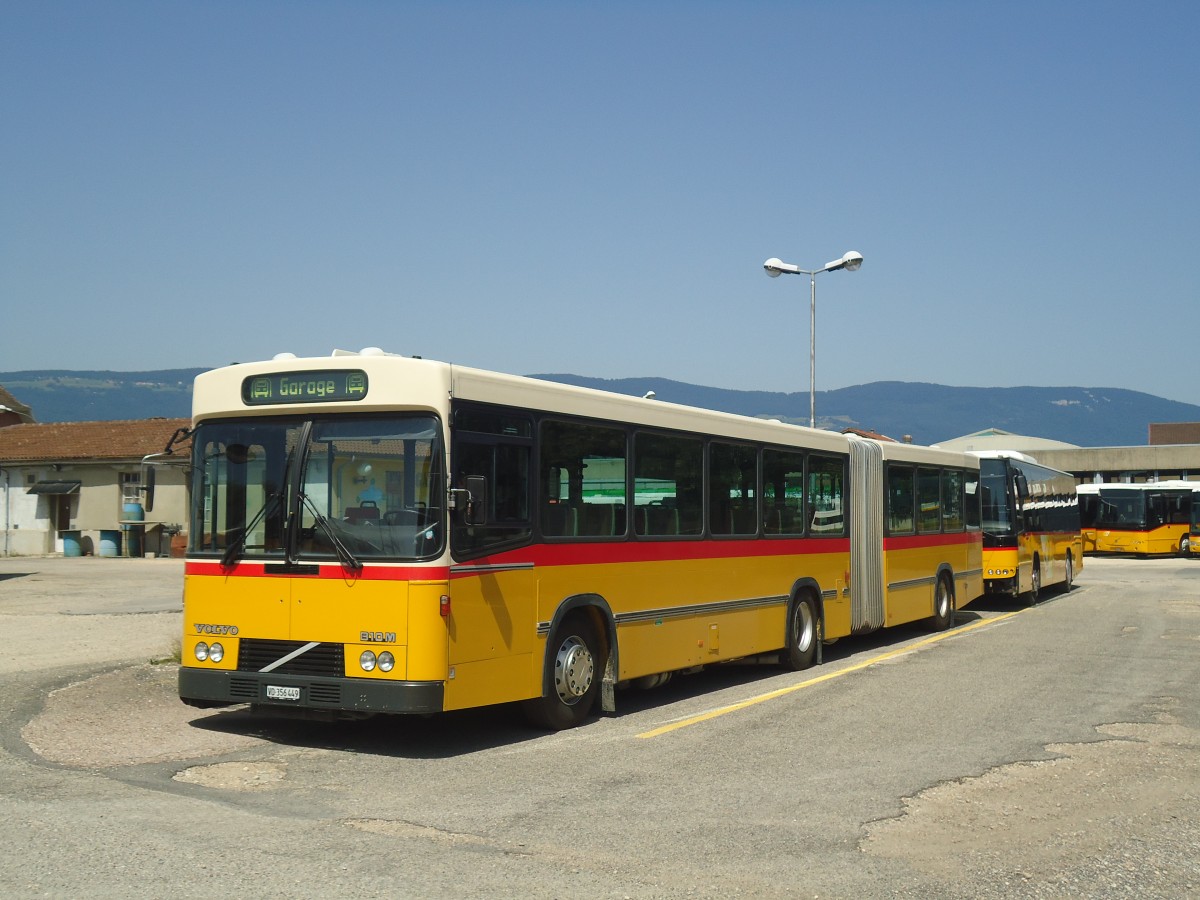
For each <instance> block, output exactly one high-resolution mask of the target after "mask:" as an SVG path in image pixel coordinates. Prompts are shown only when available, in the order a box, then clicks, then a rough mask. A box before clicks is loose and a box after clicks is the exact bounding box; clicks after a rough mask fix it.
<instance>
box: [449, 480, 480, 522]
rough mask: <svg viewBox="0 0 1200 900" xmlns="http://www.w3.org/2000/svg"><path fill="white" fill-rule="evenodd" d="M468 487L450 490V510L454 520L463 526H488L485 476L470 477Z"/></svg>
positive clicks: (466, 481) (467, 482)
mask: <svg viewBox="0 0 1200 900" xmlns="http://www.w3.org/2000/svg"><path fill="white" fill-rule="evenodd" d="M465 483H466V487H461V488H451V489H450V504H449V505H450V509H452V510H454V518H456V519H457V520H458V521H459V522H461V523H462V524H463V525H486V524H487V507H488V500H487V490H488V488H487V478H486V477H485V476H483V475H468V476H466V478H465Z"/></svg>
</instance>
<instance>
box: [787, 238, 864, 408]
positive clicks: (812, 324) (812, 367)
mask: <svg viewBox="0 0 1200 900" xmlns="http://www.w3.org/2000/svg"><path fill="white" fill-rule="evenodd" d="M862 261H863V258H862V254H861V253H859V252H858V251H857V250H851V251H849V252H847V253H845V254H843V256H842V258H841V259H835V260H834V261H833V262H828V263H825V265H824V266H823V267H822V268H820V269H801V268H800V267H799V266H793V265H792V264H791V263H785V262H784V261H783V260H781V259H778V258H776V257H774V256H772V257H771V258H770V259H768V260H767V261H766V262H765V263H763V268H764V269H766V271H767V274H768V275H770V276H771V277H772V278H778V277H779V276H780V275H807V276H808V278H809V285H810V299H809V311H808V427H809V428H816V427H817V276H818V275H820V274H821V273H822V272H836V271H837V270H838V269H845V270H846V271H847V272H853V271H855V270H857V269H858V267H859V266H861V265H862Z"/></svg>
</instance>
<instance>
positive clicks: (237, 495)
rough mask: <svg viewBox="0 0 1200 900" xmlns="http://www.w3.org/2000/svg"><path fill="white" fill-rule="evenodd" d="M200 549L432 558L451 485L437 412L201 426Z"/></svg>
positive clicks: (229, 554) (196, 500)
mask: <svg viewBox="0 0 1200 900" xmlns="http://www.w3.org/2000/svg"><path fill="white" fill-rule="evenodd" d="M193 446H194V450H193V453H194V459H193V463H194V466H193V476H192V477H193V485H192V505H193V509H192V529H191V540H192V547H191V550H192V551H193V552H195V553H198V554H207V553H212V554H215V555H219V556H220V557H221V558H222V561H223V562H224V563H225V564H227V565H228V564H230V563H232V562H233V561H235V560H237V559H241V558H245V559H256V558H257V559H272V558H274V559H278V560H280V561H283V560H285V559H308V560H323V559H340V560H341V561H342V562H344V563H346V562H354V563H357V562H361V561H363V560H371V559H388V560H414V559H427V558H430V557H433V556H436V555H437V554H438V553H440V552H441V549H442V542H443V540H444V532H445V529H444V528H442V527H441V515H442V507H443V502H442V500H443V497H444V496H445V492H444V483H443V478H442V465H441V459H442V456H443V453H442V450H441V440H440V437H439V428H438V423H437V420H436V419H435V418H433V417H432V416H391V417H386V418H382V417H366V416H364V417H361V418H339V419H337V420H329V421H322V420H319V419H317V420H305V419H291V418H288V419H282V418H281V419H276V420H265V421H264V420H259V421H256V422H254V423H252V424H248V423H243V422H239V421H236V420H234V421H220V422H205V423H201V424H200V425H199V426H198V427H197V429H196V436H195V440H194V444H193Z"/></svg>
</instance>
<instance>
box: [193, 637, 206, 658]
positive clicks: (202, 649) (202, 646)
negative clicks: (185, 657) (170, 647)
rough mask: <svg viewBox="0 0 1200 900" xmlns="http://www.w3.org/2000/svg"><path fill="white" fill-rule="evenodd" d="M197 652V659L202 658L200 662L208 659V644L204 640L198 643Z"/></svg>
mask: <svg viewBox="0 0 1200 900" xmlns="http://www.w3.org/2000/svg"><path fill="white" fill-rule="evenodd" d="M195 653H196V659H198V660H200V662H204V661H205V660H206V659H208V644H206V643H204V641H201V642H200V643H198V644H197V645H196V650H195Z"/></svg>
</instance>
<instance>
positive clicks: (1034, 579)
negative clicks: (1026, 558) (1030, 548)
mask: <svg viewBox="0 0 1200 900" xmlns="http://www.w3.org/2000/svg"><path fill="white" fill-rule="evenodd" d="M1041 592H1042V560H1041V558H1040V557H1037V556H1035V557H1034V558H1033V568H1032V569H1031V570H1030V572H1029V605H1030V606H1037V602H1038V594H1040V593H1041Z"/></svg>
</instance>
